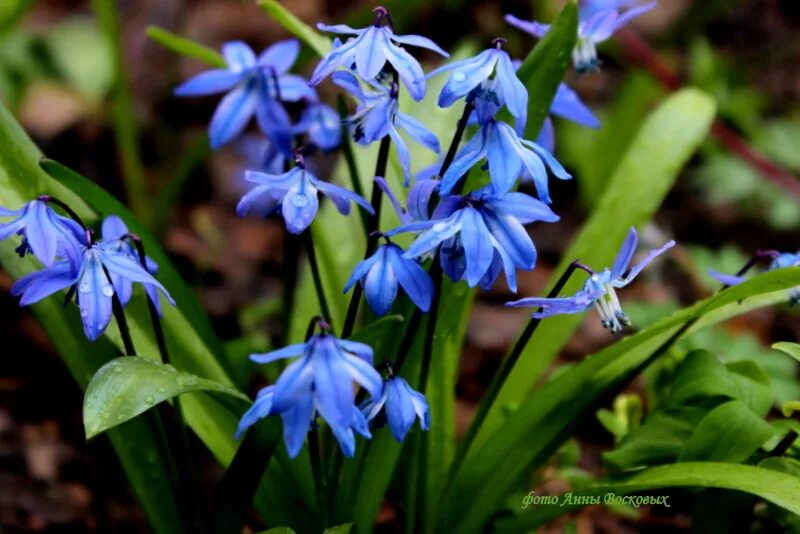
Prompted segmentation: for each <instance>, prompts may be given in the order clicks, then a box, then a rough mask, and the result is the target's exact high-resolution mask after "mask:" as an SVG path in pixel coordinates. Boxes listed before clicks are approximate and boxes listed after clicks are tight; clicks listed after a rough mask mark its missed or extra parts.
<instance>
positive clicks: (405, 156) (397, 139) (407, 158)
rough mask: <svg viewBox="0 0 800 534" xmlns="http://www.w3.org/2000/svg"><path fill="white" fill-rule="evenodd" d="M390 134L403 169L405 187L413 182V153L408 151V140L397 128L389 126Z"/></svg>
mask: <svg viewBox="0 0 800 534" xmlns="http://www.w3.org/2000/svg"><path fill="white" fill-rule="evenodd" d="M389 135H390V136H391V138H392V141H394V148H395V150H396V151H397V159H399V160H400V167H401V168H402V169H403V187H408V185H409V184H410V183H411V153H410V152H409V151H408V146H406V142H405V141H404V140H403V138H402V137H401V136H400V132H398V131H397V128H395V127H394V126H392V127H391V128H389Z"/></svg>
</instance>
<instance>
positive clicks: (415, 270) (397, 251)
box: [386, 245, 434, 312]
mask: <svg viewBox="0 0 800 534" xmlns="http://www.w3.org/2000/svg"><path fill="white" fill-rule="evenodd" d="M402 252H403V251H402V249H401V248H400V247H398V246H397V245H387V247H386V258H387V260H388V261H389V264H390V265H391V266H392V270H393V271H394V274H395V276H396V277H397V281H398V282H399V283H400V286H401V287H402V288H403V289H404V290H405V292H406V294H407V295H408V298H410V299H411V301H412V302H413V303H414V304H416V305H417V307H418V308H419V309H420V310H422V311H424V312H427V311H428V309H429V308H430V305H431V297H432V296H433V291H434V289H433V282H432V281H431V278H430V276H428V273H427V272H425V269H423V268H422V267H420V266H419V264H418V263H417V262H415V261H413V260H409V259H406V258H403V257H402V256H401V254H402Z"/></svg>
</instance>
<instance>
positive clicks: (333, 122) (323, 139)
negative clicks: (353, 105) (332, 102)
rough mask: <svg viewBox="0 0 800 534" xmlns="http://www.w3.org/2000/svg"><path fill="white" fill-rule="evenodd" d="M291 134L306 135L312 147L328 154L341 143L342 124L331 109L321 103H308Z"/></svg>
mask: <svg viewBox="0 0 800 534" xmlns="http://www.w3.org/2000/svg"><path fill="white" fill-rule="evenodd" d="M292 133H293V134H295V135H297V134H306V135H308V138H309V140H310V141H311V142H312V143H313V144H314V145H316V146H317V147H319V148H320V149H322V150H323V151H325V152H330V151H331V150H335V149H336V148H338V147H339V144H340V143H341V142H342V123H341V120H340V119H339V114H338V113H336V110H334V109H333V108H332V107H330V106H328V105H325V104H323V103H322V102H309V103H308V104H307V105H306V107H305V109H303V112H302V114H301V115H300V120H299V121H298V122H297V124H295V125H294V127H293V128H292Z"/></svg>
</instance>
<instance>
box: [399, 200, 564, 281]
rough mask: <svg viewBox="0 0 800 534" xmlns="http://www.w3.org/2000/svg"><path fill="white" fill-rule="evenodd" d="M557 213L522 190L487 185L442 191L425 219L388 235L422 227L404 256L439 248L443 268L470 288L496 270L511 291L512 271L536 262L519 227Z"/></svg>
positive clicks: (490, 278)
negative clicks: (500, 189) (462, 193)
mask: <svg viewBox="0 0 800 534" xmlns="http://www.w3.org/2000/svg"><path fill="white" fill-rule="evenodd" d="M558 220H559V218H558V216H557V215H556V214H555V213H553V211H552V210H551V209H550V208H549V207H548V206H547V205H546V204H544V203H543V202H541V201H539V200H536V199H535V198H533V197H531V196H528V195H526V194H524V193H506V194H505V195H498V194H496V193H495V192H494V191H493V190H492V189H491V188H490V187H486V188H483V189H481V190H479V191H475V192H472V193H470V194H469V195H467V196H463V197H459V196H454V195H451V196H445V197H443V198H442V199H441V200H440V202H439V205H438V206H437V207H436V210H434V213H433V216H432V218H431V220H428V221H418V222H412V223H408V224H404V225H402V226H400V227H399V228H395V229H394V230H392V231H391V232H389V233H388V235H394V234H397V233H400V232H422V233H421V234H420V235H419V237H417V239H416V240H415V241H414V242H413V243H412V244H411V246H410V247H409V248H408V250H407V251H406V252H405V254H404V256H405V257H406V258H419V257H424V256H426V255H430V254H433V253H434V252H435V251H436V250H437V249H438V250H439V252H440V261H441V264H442V269H443V270H444V272H445V273H446V274H447V275H448V276H449V277H450V278H451V279H452V280H454V281H458V280H462V279H464V280H466V281H467V283H468V284H469V286H470V287H474V286H476V285H480V286H481V287H484V288H488V287H490V286H491V285H492V284H493V283H494V281H495V280H496V279H497V276H498V275H499V274H500V272H501V271H504V272H505V275H506V280H507V282H508V287H509V288H510V289H511V290H512V291H514V292H516V290H517V282H516V271H515V269H522V270H526V271H529V270H531V269H533V267H534V265H536V248H535V247H534V245H533V241H531V238H530V236H529V235H528V232H526V231H525V228H524V227H523V225H524V224H529V223H532V222H535V221H544V222H555V221H558Z"/></svg>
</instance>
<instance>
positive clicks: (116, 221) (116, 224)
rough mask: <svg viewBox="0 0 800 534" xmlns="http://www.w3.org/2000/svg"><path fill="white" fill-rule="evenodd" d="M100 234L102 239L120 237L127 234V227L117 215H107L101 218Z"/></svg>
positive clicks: (112, 239)
mask: <svg viewBox="0 0 800 534" xmlns="http://www.w3.org/2000/svg"><path fill="white" fill-rule="evenodd" d="M100 233H101V235H102V236H103V240H104V241H114V240H116V239H122V238H123V237H125V235H127V234H128V227H127V226H126V225H125V223H124V222H123V220H122V219H120V218H119V217H118V216H117V215H109V216H108V217H106V218H105V219H104V220H103V227H102V230H101V232H100Z"/></svg>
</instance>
